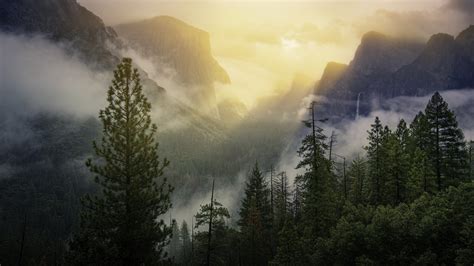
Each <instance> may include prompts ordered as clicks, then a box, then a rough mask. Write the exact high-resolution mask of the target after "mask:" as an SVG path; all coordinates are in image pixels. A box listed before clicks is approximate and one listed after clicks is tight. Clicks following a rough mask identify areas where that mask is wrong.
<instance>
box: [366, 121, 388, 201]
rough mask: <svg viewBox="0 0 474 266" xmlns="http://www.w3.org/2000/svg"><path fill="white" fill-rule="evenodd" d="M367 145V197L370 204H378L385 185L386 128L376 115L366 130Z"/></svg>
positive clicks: (381, 199)
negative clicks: (368, 182)
mask: <svg viewBox="0 0 474 266" xmlns="http://www.w3.org/2000/svg"><path fill="white" fill-rule="evenodd" d="M368 133H369V136H368V140H369V145H368V146H367V147H365V149H366V151H367V159H368V164H369V169H368V172H369V179H370V186H369V199H370V202H371V203H372V204H375V205H376V204H380V203H382V202H383V198H382V195H383V193H384V189H385V187H384V185H385V179H384V177H385V174H386V172H384V170H385V169H384V168H385V162H386V149H385V148H386V146H384V144H385V142H386V140H387V133H388V130H387V129H386V128H385V129H384V128H383V126H382V124H381V123H380V119H379V118H378V117H376V118H375V122H374V124H372V125H371V129H370V130H369V131H368Z"/></svg>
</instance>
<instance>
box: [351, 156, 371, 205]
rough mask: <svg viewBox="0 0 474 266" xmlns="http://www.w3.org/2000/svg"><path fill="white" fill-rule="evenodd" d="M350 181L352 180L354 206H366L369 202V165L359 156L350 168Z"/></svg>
mask: <svg viewBox="0 0 474 266" xmlns="http://www.w3.org/2000/svg"><path fill="white" fill-rule="evenodd" d="M348 176H349V179H351V180H352V188H351V193H350V199H351V201H352V202H353V203H354V204H364V203H366V202H367V184H366V179H367V163H366V161H365V160H364V159H363V158H362V157H360V156H358V157H356V158H355V159H354V160H353V161H352V163H351V166H350V167H349V171H348Z"/></svg>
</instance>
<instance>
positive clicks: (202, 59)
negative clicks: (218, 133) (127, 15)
mask: <svg viewBox="0 0 474 266" xmlns="http://www.w3.org/2000/svg"><path fill="white" fill-rule="evenodd" d="M116 30H117V32H118V33H119V35H120V36H121V37H123V38H124V39H125V40H126V41H127V43H128V44H129V45H130V46H131V47H132V48H134V49H135V50H136V51H138V52H139V53H141V54H142V55H143V56H144V57H146V58H148V59H151V60H152V62H153V63H154V65H155V66H156V69H157V70H158V71H159V74H160V75H162V76H169V72H170V71H169V69H171V70H172V71H171V72H172V73H173V74H174V73H175V75H172V76H171V77H172V79H173V80H174V81H175V82H177V83H179V84H181V85H183V86H182V87H184V88H187V89H186V90H185V91H179V92H178V93H179V94H180V95H182V97H186V98H187V99H183V100H186V101H187V102H189V103H190V104H191V105H192V106H194V107H196V108H198V109H200V110H203V111H204V112H205V113H208V114H211V115H213V116H214V117H218V116H219V114H218V108H217V104H216V96H215V91H214V82H221V83H230V78H229V76H228V74H227V72H226V71H225V70H224V69H223V68H222V67H221V66H220V65H219V64H218V63H217V61H216V60H215V59H214V57H213V56H212V53H211V44H210V40H209V34H208V33H207V32H205V31H203V30H200V29H198V28H195V27H193V26H191V25H188V24H186V23H184V22H183V21H180V20H178V19H175V18H172V17H169V16H159V17H155V18H152V19H147V20H144V21H140V22H136V23H131V24H124V25H119V26H117V27H116Z"/></svg>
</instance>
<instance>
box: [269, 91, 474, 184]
mask: <svg viewBox="0 0 474 266" xmlns="http://www.w3.org/2000/svg"><path fill="white" fill-rule="evenodd" d="M441 95H442V97H443V98H444V100H445V101H446V102H447V103H448V105H449V108H450V109H451V110H453V111H454V113H455V115H456V116H457V120H458V124H459V127H460V128H461V129H462V130H463V132H464V136H465V140H466V141H469V140H474V118H473V116H472V114H473V113H474V89H463V90H451V91H444V92H442V93H441ZM430 97H431V95H429V96H424V97H406V96H401V97H396V98H393V99H390V100H388V101H386V102H385V103H384V104H383V107H384V109H377V110H374V111H372V112H371V113H370V114H369V115H367V116H361V117H360V118H359V119H357V120H344V121H341V122H339V123H337V124H320V126H322V127H323V129H324V133H325V134H326V136H329V135H330V134H331V132H333V131H334V133H335V134H336V139H337V142H336V144H335V145H334V153H335V154H339V155H341V156H344V157H346V158H347V159H348V160H352V159H353V158H355V157H356V156H365V150H364V149H363V147H364V146H366V145H367V144H368V141H367V136H368V134H367V131H368V130H369V129H370V126H371V124H373V123H374V120H375V117H379V118H380V120H381V122H382V124H383V125H387V126H389V128H391V129H394V128H396V126H397V125H398V123H399V122H400V119H404V120H405V121H406V122H407V123H408V124H410V123H411V122H412V120H413V118H414V117H415V116H416V114H418V112H420V111H424V109H425V107H426V105H427V103H428V101H429V99H430ZM311 100H313V98H311V97H307V98H305V99H304V101H303V102H305V103H309V102H311ZM303 105H304V104H303ZM305 111H306V113H307V110H305ZM306 134H310V131H309V129H306V128H301V129H300V131H298V132H297V133H296V134H295V136H294V137H293V138H292V139H290V140H289V142H288V144H287V147H286V148H285V150H284V151H283V152H282V154H281V156H280V159H279V162H278V164H277V169H278V170H279V171H286V172H287V174H288V176H289V178H290V181H293V180H294V178H295V176H296V175H297V174H300V173H301V171H300V170H297V169H295V167H296V165H297V163H298V162H299V161H300V160H301V158H299V157H298V155H297V150H298V148H299V146H300V145H301V140H302V139H303V137H304V135H306ZM335 160H339V159H337V158H335Z"/></svg>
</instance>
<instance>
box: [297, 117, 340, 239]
mask: <svg viewBox="0 0 474 266" xmlns="http://www.w3.org/2000/svg"><path fill="white" fill-rule="evenodd" d="M311 111H314V110H313V109H312V110H311ZM304 124H305V125H306V126H307V127H308V128H310V129H311V133H310V134H308V135H307V136H306V137H304V138H303V140H302V144H301V146H300V148H299V150H298V155H299V157H300V158H301V161H300V162H299V163H298V165H297V167H296V168H297V169H303V170H304V173H303V174H302V175H299V176H297V177H296V185H297V186H298V187H299V188H300V193H301V200H302V207H301V209H302V211H301V213H302V221H301V222H302V224H301V226H302V228H303V229H302V230H304V231H305V233H304V236H305V237H306V238H307V240H308V241H310V242H314V241H316V240H317V239H318V237H321V236H324V235H326V234H328V232H329V228H330V227H331V226H332V225H333V224H334V222H335V220H336V218H337V210H336V209H337V205H338V199H337V195H336V193H335V191H336V188H337V183H336V179H335V177H334V176H333V174H332V173H331V172H330V167H329V166H330V162H329V160H328V158H327V157H326V156H325V153H326V151H327V148H328V146H327V143H326V136H325V135H324V134H323V129H322V128H319V127H318V126H316V125H315V119H314V112H313V113H312V115H311V119H310V120H308V121H304ZM313 244H314V243H313Z"/></svg>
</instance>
